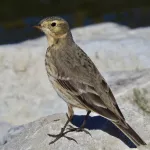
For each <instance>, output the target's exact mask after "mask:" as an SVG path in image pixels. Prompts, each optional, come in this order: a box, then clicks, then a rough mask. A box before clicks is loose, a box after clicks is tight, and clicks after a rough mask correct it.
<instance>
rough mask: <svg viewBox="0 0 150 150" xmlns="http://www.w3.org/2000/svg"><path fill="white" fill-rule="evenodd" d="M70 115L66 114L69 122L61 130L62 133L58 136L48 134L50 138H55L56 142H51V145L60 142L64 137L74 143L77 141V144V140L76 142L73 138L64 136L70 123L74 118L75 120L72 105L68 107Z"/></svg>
mask: <svg viewBox="0 0 150 150" xmlns="http://www.w3.org/2000/svg"><path fill="white" fill-rule="evenodd" d="M68 114H69V116H68ZM68 114H66V115H67V118H68V120H67V121H66V123H65V125H64V127H63V128H61V131H60V133H59V134H56V135H54V134H48V136H50V137H54V138H55V140H53V141H52V142H50V143H49V144H53V143H55V142H56V141H57V140H59V139H60V138H62V137H65V138H67V139H68V140H72V141H75V142H76V140H74V139H73V138H71V137H68V136H66V135H65V134H64V133H65V132H64V131H65V129H66V127H67V125H68V123H69V122H71V120H72V118H73V109H72V106H71V105H68Z"/></svg>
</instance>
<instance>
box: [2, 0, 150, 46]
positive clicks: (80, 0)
mask: <svg viewBox="0 0 150 150" xmlns="http://www.w3.org/2000/svg"><path fill="white" fill-rule="evenodd" d="M53 15H57V16H62V17H64V18H65V19H66V20H68V21H69V23H70V26H71V27H72V28H74V27H77V26H86V25H89V24H94V23H100V22H116V23H119V24H123V25H127V26H129V27H131V28H137V27H141V26H149V25H150V1H149V0H113V1H110V0H25V1H20V0H1V1H0V18H1V19H0V44H9V43H17V42H21V41H24V40H27V39H33V38H36V37H39V36H41V35H42V33H40V32H38V31H37V30H35V29H33V28H32V26H33V25H35V24H36V23H37V22H39V21H40V20H41V19H42V18H43V17H47V16H53Z"/></svg>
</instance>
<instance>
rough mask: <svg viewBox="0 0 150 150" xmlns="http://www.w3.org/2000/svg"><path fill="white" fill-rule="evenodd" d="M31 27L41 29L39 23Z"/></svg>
mask: <svg viewBox="0 0 150 150" xmlns="http://www.w3.org/2000/svg"><path fill="white" fill-rule="evenodd" d="M33 27H34V28H37V29H40V30H41V26H39V25H36V26H33Z"/></svg>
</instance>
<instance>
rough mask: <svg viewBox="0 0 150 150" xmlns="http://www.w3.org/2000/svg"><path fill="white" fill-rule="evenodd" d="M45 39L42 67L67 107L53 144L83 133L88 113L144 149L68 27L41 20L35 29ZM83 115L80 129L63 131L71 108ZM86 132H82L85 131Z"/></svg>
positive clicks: (57, 21) (52, 19) (53, 19)
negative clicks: (70, 133) (104, 119)
mask: <svg viewBox="0 0 150 150" xmlns="http://www.w3.org/2000/svg"><path fill="white" fill-rule="evenodd" d="M36 27H37V28H39V29H40V30H42V31H43V32H44V33H45V34H46V37H47V40H48V44H49V47H48V48H47V51H46V56H45V66H46V70H47V74H48V77H49V80H50V82H51V83H52V85H53V87H54V89H55V90H56V91H57V93H58V94H59V95H60V97H62V99H63V100H64V101H65V102H66V103H67V105H68V120H67V122H66V124H65V126H64V128H62V130H61V132H60V134H58V135H51V134H49V136H53V137H56V139H55V140H54V141H52V142H51V143H54V142H55V141H57V140H58V139H59V138H60V137H66V138H68V139H69V140H73V139H72V138H70V137H67V136H66V133H68V132H73V131H85V130H84V129H83V128H84V125H85V123H86V120H87V118H88V115H89V114H90V112H91V111H93V112H96V113H98V114H99V115H101V116H102V117H104V118H107V119H108V120H110V121H111V122H112V123H113V124H114V125H116V126H117V127H118V128H119V129H120V130H121V131H122V132H123V133H124V134H125V135H126V136H127V137H128V138H129V139H130V140H131V141H132V142H133V143H134V144H136V145H137V146H139V145H146V143H145V142H144V141H143V140H142V139H141V138H140V137H139V135H138V134H137V133H136V132H135V131H134V130H133V129H132V128H131V127H130V126H129V125H128V124H127V123H126V121H125V118H124V116H123V114H122V113H121V111H120V109H119V107H118V105H117V103H116V100H115V97H114V95H113V93H112V91H111V89H110V88H109V86H108V84H107V83H106V81H105V79H104V78H103V76H102V75H101V74H100V73H99V71H98V69H97V68H96V67H95V65H94V63H93V62H92V61H91V59H90V58H89V57H88V56H87V54H86V53H85V52H84V51H83V50H82V49H81V48H80V47H79V46H78V45H77V44H76V43H75V42H74V40H73V38H72V34H71V31H70V29H69V25H68V23H67V22H66V21H65V20H64V19H62V18H59V17H49V18H46V19H43V20H42V21H41V22H40V23H39V25H38V26H36ZM74 107H77V108H81V109H85V110H86V111H87V115H86V117H85V120H84V121H83V124H82V125H81V127H80V128H70V129H69V131H65V128H66V126H67V124H68V123H69V122H70V121H71V119H72V117H73V114H74V111H73V108H74ZM85 132H86V131H85Z"/></svg>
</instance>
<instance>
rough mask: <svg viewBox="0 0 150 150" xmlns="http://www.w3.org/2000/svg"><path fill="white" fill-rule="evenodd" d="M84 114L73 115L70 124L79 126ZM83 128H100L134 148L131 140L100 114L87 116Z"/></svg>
mask: <svg viewBox="0 0 150 150" xmlns="http://www.w3.org/2000/svg"><path fill="white" fill-rule="evenodd" d="M84 117H85V116H83V115H82V116H77V115H74V117H73V120H72V124H73V125H75V126H77V127H80V126H81V124H82V122H83V120H84ZM85 128H87V129H89V130H102V131H104V132H106V133H108V134H110V135H112V136H114V137H116V138H118V139H120V140H121V141H123V142H124V143H125V144H126V145H127V146H128V147H130V148H136V146H135V144H134V143H132V142H131V140H130V139H129V138H128V137H127V136H125V135H124V134H123V133H122V132H121V131H120V130H119V129H118V128H117V127H116V126H115V125H114V124H113V123H111V122H110V121H109V120H107V119H105V118H103V117H101V116H94V117H90V116H89V118H88V120H87V122H86V125H85Z"/></svg>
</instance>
